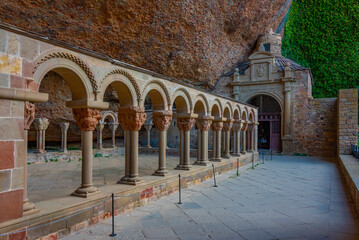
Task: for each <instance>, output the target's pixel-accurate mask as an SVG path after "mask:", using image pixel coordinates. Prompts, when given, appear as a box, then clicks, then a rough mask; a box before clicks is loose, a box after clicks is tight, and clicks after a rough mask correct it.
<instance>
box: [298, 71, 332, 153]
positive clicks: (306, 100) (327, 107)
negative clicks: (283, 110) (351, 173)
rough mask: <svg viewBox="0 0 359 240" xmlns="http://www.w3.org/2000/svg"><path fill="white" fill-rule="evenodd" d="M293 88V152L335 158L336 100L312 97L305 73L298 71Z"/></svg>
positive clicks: (308, 79)
mask: <svg viewBox="0 0 359 240" xmlns="http://www.w3.org/2000/svg"><path fill="white" fill-rule="evenodd" d="M296 77H297V81H296V83H295V86H294V88H293V93H294V95H293V100H292V101H293V109H292V110H293V153H294V154H296V153H300V154H307V155H311V156H325V157H333V156H335V154H336V148H337V146H336V118H337V114H336V112H337V109H336V98H320V99H313V98H312V84H311V79H310V76H309V74H308V75H306V74H305V71H298V72H296Z"/></svg>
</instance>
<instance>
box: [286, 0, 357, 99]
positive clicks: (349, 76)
mask: <svg viewBox="0 0 359 240" xmlns="http://www.w3.org/2000/svg"><path fill="white" fill-rule="evenodd" d="M289 14H290V15H289V19H288V21H287V23H286V26H285V31H284V38H283V45H282V52H283V55H284V56H286V57H288V58H290V59H293V60H294V61H296V62H298V63H300V64H301V65H303V66H305V67H309V68H311V70H312V74H313V80H314V86H313V96H314V97H335V96H337V94H338V90H339V89H341V88H354V87H358V85H359V1H358V0H293V3H292V6H291V10H290V13H289Z"/></svg>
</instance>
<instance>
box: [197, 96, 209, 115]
mask: <svg viewBox="0 0 359 240" xmlns="http://www.w3.org/2000/svg"><path fill="white" fill-rule="evenodd" d="M198 101H200V102H201V103H202V105H203V108H204V112H205V114H206V115H207V114H208V111H209V104H208V100H207V98H206V97H205V96H204V94H202V93H200V94H198V95H197V96H196V98H195V100H194V104H195V105H196V104H197V102H198Z"/></svg>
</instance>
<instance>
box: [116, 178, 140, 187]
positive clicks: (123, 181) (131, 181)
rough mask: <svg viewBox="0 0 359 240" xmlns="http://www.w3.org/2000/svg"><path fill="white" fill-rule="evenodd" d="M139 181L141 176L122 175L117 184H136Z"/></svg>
mask: <svg viewBox="0 0 359 240" xmlns="http://www.w3.org/2000/svg"><path fill="white" fill-rule="evenodd" d="M139 182H141V178H139V177H122V178H121V180H120V181H118V182H117V183H119V184H126V185H136V184H138V183H139Z"/></svg>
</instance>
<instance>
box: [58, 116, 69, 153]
mask: <svg viewBox="0 0 359 240" xmlns="http://www.w3.org/2000/svg"><path fill="white" fill-rule="evenodd" d="M69 125H70V124H69V123H68V122H62V123H60V127H61V151H62V152H64V153H67V130H68V129H69Z"/></svg>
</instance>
